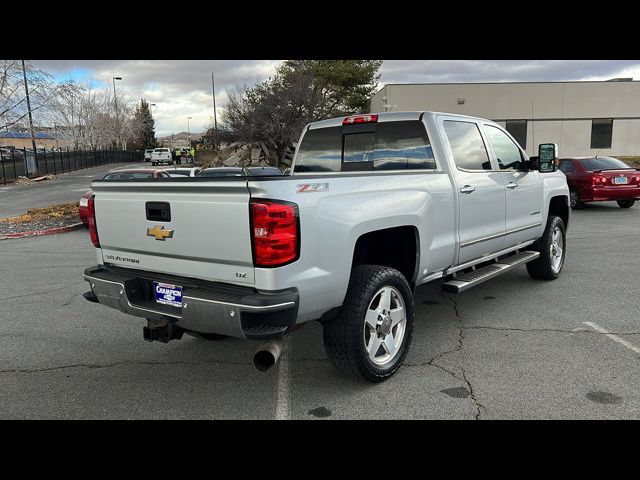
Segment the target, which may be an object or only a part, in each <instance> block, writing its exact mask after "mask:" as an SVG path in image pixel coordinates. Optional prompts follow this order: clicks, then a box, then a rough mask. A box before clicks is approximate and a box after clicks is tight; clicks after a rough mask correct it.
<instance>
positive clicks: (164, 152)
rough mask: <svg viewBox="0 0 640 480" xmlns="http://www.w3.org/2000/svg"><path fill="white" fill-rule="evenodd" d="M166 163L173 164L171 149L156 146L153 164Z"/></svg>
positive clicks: (152, 153) (152, 157)
mask: <svg viewBox="0 0 640 480" xmlns="http://www.w3.org/2000/svg"><path fill="white" fill-rule="evenodd" d="M164 163H166V164H167V165H173V157H172V156H171V150H169V149H168V148H154V149H153V152H151V165H161V164H164Z"/></svg>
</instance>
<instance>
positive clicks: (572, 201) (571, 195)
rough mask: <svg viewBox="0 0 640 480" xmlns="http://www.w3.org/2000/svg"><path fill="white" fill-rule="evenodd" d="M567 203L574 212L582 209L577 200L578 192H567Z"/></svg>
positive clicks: (580, 203)
mask: <svg viewBox="0 0 640 480" xmlns="http://www.w3.org/2000/svg"><path fill="white" fill-rule="evenodd" d="M569 203H570V205H571V208H574V209H576V210H578V209H580V208H583V207H584V203H583V202H581V201H580V200H579V196H578V191H577V190H575V189H571V191H570V192H569Z"/></svg>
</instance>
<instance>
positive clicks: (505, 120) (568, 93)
mask: <svg viewBox="0 0 640 480" xmlns="http://www.w3.org/2000/svg"><path fill="white" fill-rule="evenodd" d="M403 110H414V111H415V110H431V111H439V112H447V113H458V114H463V115H473V116H477V117H482V118H488V119H491V120H494V121H496V122H497V123H499V124H501V125H502V126H503V127H506V129H507V130H508V131H509V132H510V133H511V135H513V136H514V138H515V139H516V140H518V142H520V144H521V145H522V146H524V147H525V149H526V151H527V153H528V154H529V155H534V154H536V153H534V152H536V151H537V145H538V144H539V143H547V142H553V143H557V144H558V149H559V153H560V156H582V155H596V154H597V155H612V156H616V155H619V156H635V155H640V82H637V81H632V80H631V79H614V80H609V81H603V82H522V83H421V84H388V85H385V86H384V87H383V88H382V89H381V90H380V91H378V92H377V93H376V94H375V95H374V96H373V97H372V98H371V107H370V112H371V113H374V112H385V111H388V112H391V111H403Z"/></svg>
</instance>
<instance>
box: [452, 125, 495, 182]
mask: <svg viewBox="0 0 640 480" xmlns="http://www.w3.org/2000/svg"><path fill="white" fill-rule="evenodd" d="M444 131H445V132H446V134H447V138H448V139H449V144H450V145H451V151H452V152H453V160H454V161H455V162H456V166H457V167H458V168H463V169H465V170H491V162H490V161H489V155H488V154H487V147H485V145H484V141H483V140H482V136H481V135H480V130H479V129H478V126H477V125H476V124H475V123H471V122H461V121H457V120H445V122H444Z"/></svg>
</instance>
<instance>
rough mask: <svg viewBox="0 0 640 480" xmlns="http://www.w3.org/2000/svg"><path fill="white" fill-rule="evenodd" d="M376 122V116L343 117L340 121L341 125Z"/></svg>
mask: <svg viewBox="0 0 640 480" xmlns="http://www.w3.org/2000/svg"><path fill="white" fill-rule="evenodd" d="M377 121H378V115H376V114H375V113H374V114H373V115H353V116H351V117H345V118H344V120H342V124H343V125H351V124H352V123H375V122H377Z"/></svg>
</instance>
